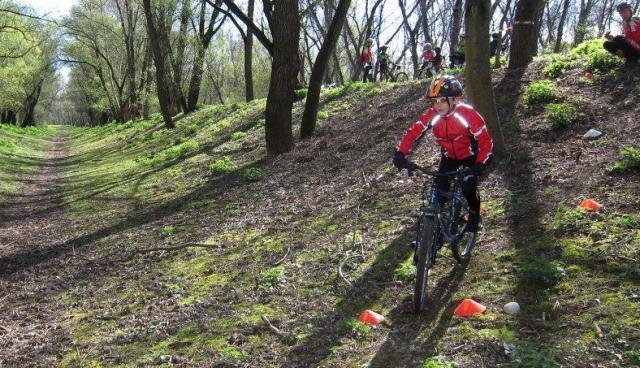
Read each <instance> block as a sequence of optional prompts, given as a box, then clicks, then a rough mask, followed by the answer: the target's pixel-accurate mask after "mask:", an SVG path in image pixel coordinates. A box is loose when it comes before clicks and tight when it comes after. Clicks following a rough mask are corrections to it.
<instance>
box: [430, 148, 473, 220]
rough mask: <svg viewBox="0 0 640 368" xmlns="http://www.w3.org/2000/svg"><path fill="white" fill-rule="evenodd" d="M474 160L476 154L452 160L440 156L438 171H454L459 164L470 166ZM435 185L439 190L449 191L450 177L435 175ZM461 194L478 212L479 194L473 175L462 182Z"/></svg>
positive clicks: (470, 206)
mask: <svg viewBox="0 0 640 368" xmlns="http://www.w3.org/2000/svg"><path fill="white" fill-rule="evenodd" d="M475 162H476V156H475V155H474V156H471V157H468V158H465V159H464V160H454V159H451V158H449V157H447V156H444V155H443V156H442V158H441V159H440V165H439V166H438V172H440V173H443V172H449V171H456V170H457V169H458V168H459V167H460V166H464V167H472V166H473V164H474V163H475ZM435 182H436V186H437V187H438V189H439V190H441V191H449V188H450V187H451V179H450V178H449V177H446V176H437V177H436V178H435ZM462 194H464V197H465V198H466V199H467V202H468V203H469V208H470V209H471V210H473V211H475V212H476V213H479V212H480V196H479V195H478V178H477V177H475V176H473V177H470V178H469V179H467V181H465V182H463V183H462Z"/></svg>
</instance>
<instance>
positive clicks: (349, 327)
mask: <svg viewBox="0 0 640 368" xmlns="http://www.w3.org/2000/svg"><path fill="white" fill-rule="evenodd" d="M336 327H337V330H338V332H339V333H340V334H342V335H355V337H358V338H361V337H366V336H367V335H369V333H370V332H371V328H370V327H369V326H368V325H366V324H364V323H362V322H360V321H358V320H357V319H355V318H353V317H348V318H343V319H341V320H339V321H338V324H337V326H336Z"/></svg>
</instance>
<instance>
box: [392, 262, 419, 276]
mask: <svg viewBox="0 0 640 368" xmlns="http://www.w3.org/2000/svg"><path fill="white" fill-rule="evenodd" d="M415 273H416V266H414V265H413V261H412V259H409V260H407V261H405V262H402V263H400V264H399V265H398V267H396V268H395V269H394V270H393V276H394V278H396V279H397V280H402V281H411V280H413V278H414V277H415Z"/></svg>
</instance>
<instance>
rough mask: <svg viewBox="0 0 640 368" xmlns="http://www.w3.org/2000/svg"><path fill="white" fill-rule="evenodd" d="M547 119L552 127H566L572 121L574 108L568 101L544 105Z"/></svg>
mask: <svg viewBox="0 0 640 368" xmlns="http://www.w3.org/2000/svg"><path fill="white" fill-rule="evenodd" d="M545 112H546V113H547V119H549V121H550V122H551V126H552V127H553V128H554V129H562V128H566V127H568V126H569V125H571V123H572V122H573V116H574V114H575V112H576V108H575V107H574V106H573V105H571V104H568V103H564V102H563V103H552V104H549V105H547V107H545Z"/></svg>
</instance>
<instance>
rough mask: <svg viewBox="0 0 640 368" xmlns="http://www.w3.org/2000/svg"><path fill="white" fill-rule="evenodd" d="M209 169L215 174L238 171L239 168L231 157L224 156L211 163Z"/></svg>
mask: <svg viewBox="0 0 640 368" xmlns="http://www.w3.org/2000/svg"><path fill="white" fill-rule="evenodd" d="M209 169H210V170H211V173H212V174H214V175H218V174H229V173H232V172H234V171H236V170H237V169H238V166H237V165H236V164H235V163H234V162H233V161H231V158H229V156H223V157H222V158H219V159H217V160H215V161H214V162H213V163H211V165H210V166H209Z"/></svg>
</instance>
